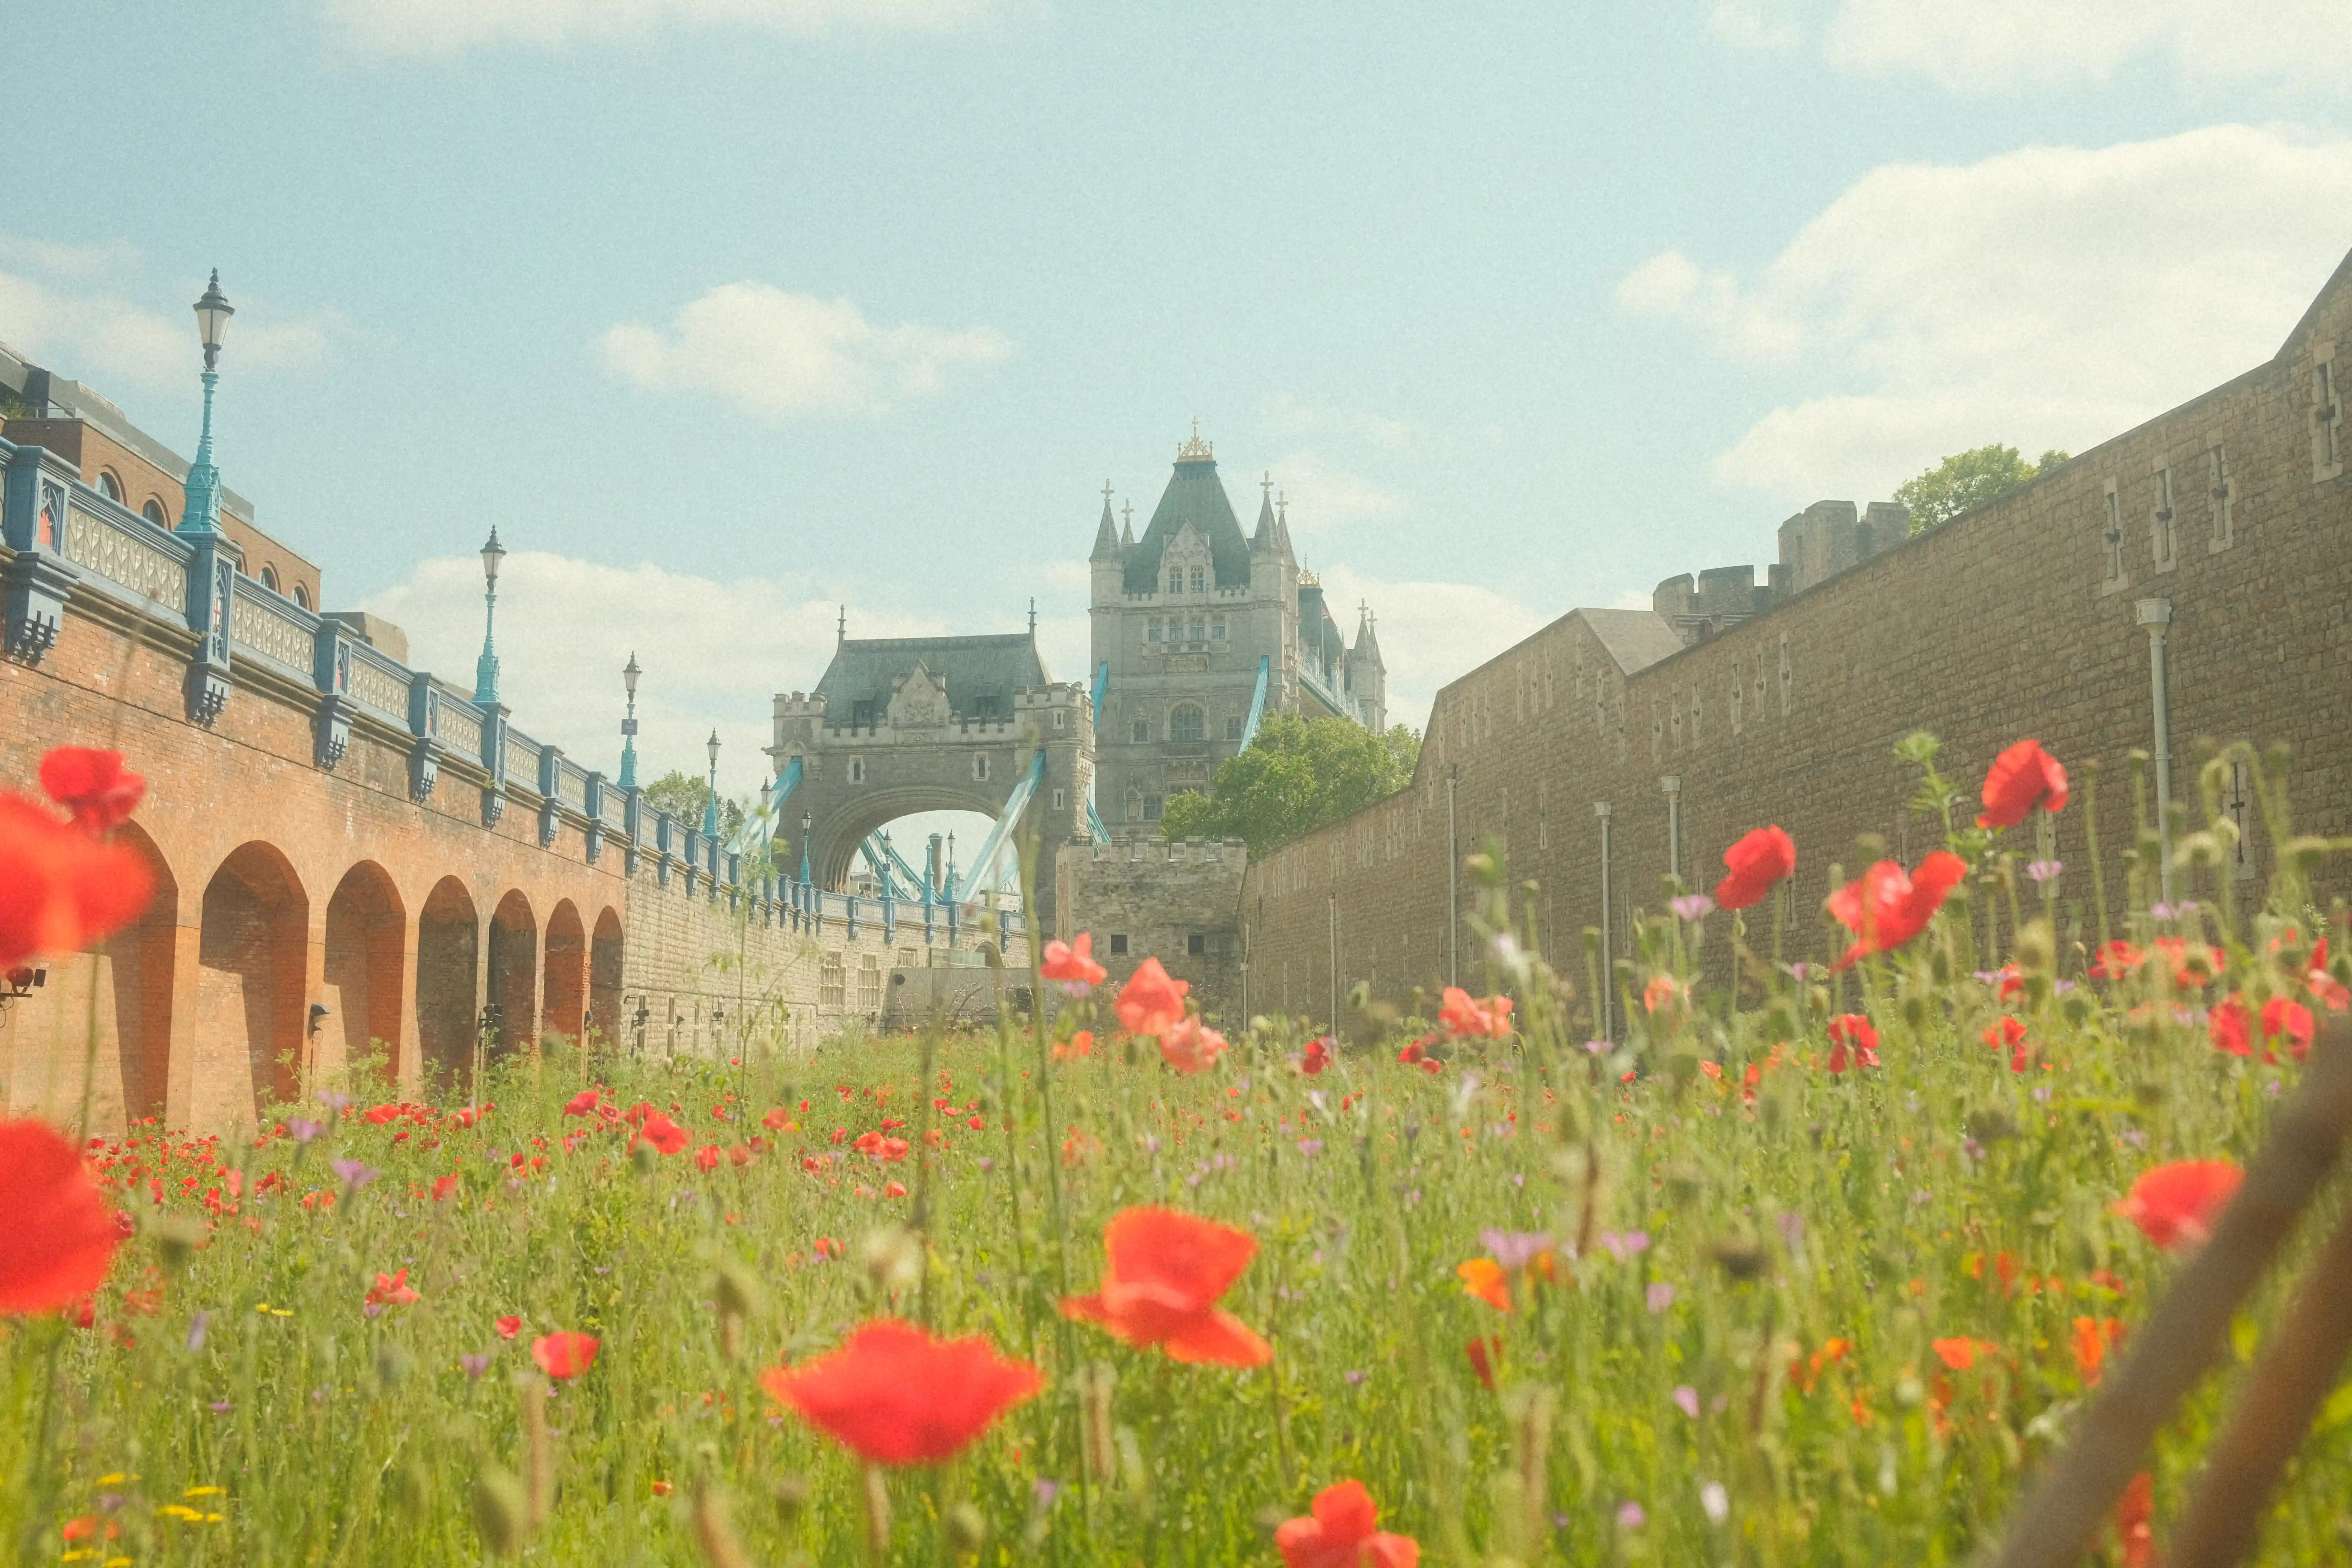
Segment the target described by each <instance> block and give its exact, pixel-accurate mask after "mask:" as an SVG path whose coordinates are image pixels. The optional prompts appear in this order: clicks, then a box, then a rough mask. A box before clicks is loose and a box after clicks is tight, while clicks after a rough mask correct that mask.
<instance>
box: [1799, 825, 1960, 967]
mask: <svg viewBox="0 0 2352 1568" xmlns="http://www.w3.org/2000/svg"><path fill="white" fill-rule="evenodd" d="M1968 872H1969V867H1968V862H1967V861H1965V860H1963V859H1961V858H1959V857H1958V856H1957V855H1955V854H1953V853H1952V852H1951V851H1949V850H1948V849H1937V850H1935V851H1933V852H1932V853H1930V854H1929V855H1928V857H1927V858H1926V859H1924V860H1922V861H1920V862H1919V869H1918V871H1917V872H1916V873H1915V874H1910V875H1906V873H1905V872H1904V869H1903V868H1902V866H1900V865H1899V864H1897V863H1896V862H1895V861H1893V860H1881V861H1879V862H1878V863H1877V864H1876V865H1874V866H1873V867H1871V868H1869V869H1868V870H1866V871H1864V873H1863V874H1862V875H1861V876H1859V877H1857V878H1855V879H1853V881H1851V882H1848V883H1847V884H1846V885H1845V886H1844V887H1843V888H1840V889H1838V890H1837V891H1836V892H1834V893H1832V894H1831V895H1830V896H1829V911H1830V914H1831V915H1832V917H1833V918H1834V919H1835V920H1836V921H1837V922H1838V924H1840V925H1842V926H1843V927H1845V929H1846V930H1848V931H1852V932H1853V934H1854V943H1853V946H1852V947H1850V948H1847V949H1846V950H1845V953H1844V955H1843V957H1841V958H1840V959H1839V960H1838V961H1837V962H1836V963H1833V964H1832V965H1831V966H1830V967H1831V968H1832V969H1840V970H1842V969H1850V968H1852V967H1853V964H1854V963H1855V962H1856V961H1857V960H1859V959H1861V958H1862V957H1863V956H1864V955H1865V954H1867V953H1873V952H1893V951H1894V950H1895V949H1896V948H1898V947H1901V946H1902V945H1903V944H1904V943H1905V942H1909V941H1910V940H1911V939H1912V938H1913V937H1915V936H1917V935H1918V934H1919V933H1920V932H1921V931H1926V930H1927V922H1928V921H1931V920H1933V919H1935V918H1936V911H1937V910H1939V909H1941V908H1943V905H1944V900H1945V898H1946V897H1947V896H1948V894H1949V893H1950V892H1951V890H1952V889H1954V888H1955V887H1957V886H1958V885H1959V880H1960V879H1961V878H1962V877H1965V876H1967V875H1968Z"/></svg>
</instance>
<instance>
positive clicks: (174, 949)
mask: <svg viewBox="0 0 2352 1568" xmlns="http://www.w3.org/2000/svg"><path fill="white" fill-rule="evenodd" d="M114 837H115V838H116V840H117V841H118V842H120V843H121V844H123V845H125V846H127V847H130V848H131V849H134V850H136V851H137V852H138V854H139V856H140V858H142V859H143V860H145V861H146V862H147V869H148V872H149V874H150V875H152V877H153V878H154V879H155V896H154V898H153V899H152V900H150V901H149V903H148V905H147V912H146V913H145V914H143V915H142V916H140V917H139V921H138V923H137V924H135V925H132V926H130V927H128V928H126V929H124V930H122V931H117V932H115V933H114V934H113V935H112V936H110V937H109V938H108V939H107V941H106V945H105V947H104V949H103V950H102V951H103V952H104V954H105V962H106V965H107V969H108V975H107V980H108V984H107V986H106V988H105V992H104V994H105V996H106V998H107V999H108V1001H110V1003H111V1005H112V1006H113V1010H114V1016H113V1017H112V1019H111V1020H110V1021H109V1020H101V1021H100V1029H101V1031H102V1034H101V1044H103V1032H105V1031H107V1029H108V1024H109V1023H110V1024H111V1029H110V1032H111V1034H112V1036H113V1040H114V1049H115V1056H116V1062H117V1067H118V1070H119V1071H120V1072H121V1078H122V1119H123V1121H125V1122H132V1121H139V1120H140V1119H141V1118H142V1117H148V1116H152V1117H155V1118H156V1119H158V1120H159V1121H160V1120H162V1119H163V1118H164V1117H165V1116H167V1115H168V1114H169V1109H168V1101H169V1099H170V1096H171V1090H172V982H173V974H174V972H175V970H176V967H177V961H178V957H179V937H180V884H179V882H178V880H177V879H174V878H173V875H172V868H171V867H170V865H169V864H167V863H166V862H165V861H164V859H163V851H162V850H160V849H158V848H156V847H155V841H154V840H153V839H152V838H150V837H147V834H146V832H145V831H144V830H143V829H142V828H141V827H140V826H139V825H138V824H137V823H134V822H126V823H124V824H123V825H122V826H120V827H118V828H116V829H115V830H114Z"/></svg>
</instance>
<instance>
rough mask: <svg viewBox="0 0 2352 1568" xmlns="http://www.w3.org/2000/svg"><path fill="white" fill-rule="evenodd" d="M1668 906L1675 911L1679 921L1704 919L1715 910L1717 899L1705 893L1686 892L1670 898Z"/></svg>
mask: <svg viewBox="0 0 2352 1568" xmlns="http://www.w3.org/2000/svg"><path fill="white" fill-rule="evenodd" d="M1666 908H1668V909H1670V910H1674V911H1675V919H1676V920H1678V921H1696V920H1704V919H1706V917H1707V916H1708V915H1711V914H1713V913H1714V912H1715V900H1713V899H1710V898H1708V897H1707V896H1706V894H1705V893H1684V894H1682V895H1680V896H1679V897H1676V898H1672V899H1668V900H1666Z"/></svg>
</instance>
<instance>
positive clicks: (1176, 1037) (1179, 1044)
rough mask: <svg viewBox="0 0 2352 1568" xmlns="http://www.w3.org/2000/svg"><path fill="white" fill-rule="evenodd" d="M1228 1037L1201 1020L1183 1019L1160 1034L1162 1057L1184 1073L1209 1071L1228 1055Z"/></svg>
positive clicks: (1172, 1066)
mask: <svg viewBox="0 0 2352 1568" xmlns="http://www.w3.org/2000/svg"><path fill="white" fill-rule="evenodd" d="M1225 1045H1226V1041H1225V1037H1224V1036H1223V1035H1221V1034H1219V1033H1217V1031H1216V1030H1214V1029H1212V1028H1210V1027H1209V1026H1207V1025H1206V1024H1203V1023H1202V1022H1201V1020H1200V1019H1198V1018H1182V1019H1179V1020H1178V1021H1177V1022H1175V1023H1173V1024H1171V1025H1170V1026H1168V1027H1167V1028H1165V1029H1162V1030H1161V1031H1160V1057H1161V1058H1162V1059H1164V1060H1165V1061H1166V1062H1167V1063H1168V1065H1169V1066H1170V1067H1171V1068H1175V1069H1176V1070H1177V1071H1178V1072H1181V1073H1196V1072H1203V1071H1206V1070H1207V1069H1208V1068H1209V1066H1210V1064H1211V1063H1213V1062H1214V1061H1215V1060H1216V1059H1217V1058H1219V1057H1221V1056H1223V1055H1224V1054H1225Z"/></svg>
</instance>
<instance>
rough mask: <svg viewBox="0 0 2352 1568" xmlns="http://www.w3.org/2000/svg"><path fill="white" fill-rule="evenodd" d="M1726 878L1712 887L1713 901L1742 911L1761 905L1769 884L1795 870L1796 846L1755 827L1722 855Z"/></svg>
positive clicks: (1780, 835) (1771, 831)
mask: <svg viewBox="0 0 2352 1568" xmlns="http://www.w3.org/2000/svg"><path fill="white" fill-rule="evenodd" d="M1723 863H1724V865H1725V867H1726V868H1727V875H1726V876H1725V877H1724V879H1723V880H1722V881H1720V882H1717V884H1716V885H1715V901H1716V903H1717V905H1719V906H1720V907H1722V908H1724V909H1727V910H1744V909H1747V908H1748V906H1750V905H1751V904H1757V903H1760V902H1762V901H1763V898H1764V895H1765V894H1767V893H1769V892H1770V891H1771V890H1772V884H1773V883H1775V882H1777V881H1779V880H1780V879H1781V878H1783V877H1785V876H1787V875H1789V873H1790V872H1791V871H1794V870H1795V869H1796V868H1797V846H1796V844H1795V843H1794V842H1793V841H1792V840H1791V839H1790V837H1789V836H1788V835H1787V834H1785V833H1783V832H1781V831H1780V829H1779V828H1778V827H1759V828H1757V829H1755V830H1754V831H1752V832H1750V833H1748V835H1747V836H1746V837H1743V838H1741V839H1740V840H1739V842H1738V843H1737V844H1735V845H1733V846H1732V847H1730V848H1728V849H1727V850H1725V851H1724V852H1723Z"/></svg>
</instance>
